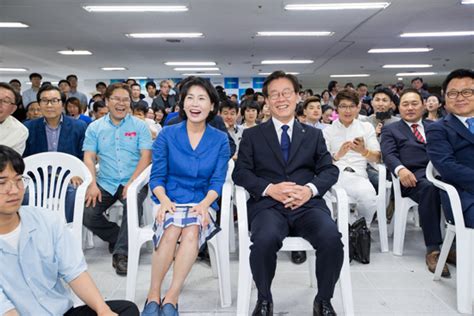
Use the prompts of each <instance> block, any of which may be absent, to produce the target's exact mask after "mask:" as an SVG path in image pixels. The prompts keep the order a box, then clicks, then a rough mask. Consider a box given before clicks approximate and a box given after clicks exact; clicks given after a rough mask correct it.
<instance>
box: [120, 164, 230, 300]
mask: <svg viewBox="0 0 474 316" xmlns="http://www.w3.org/2000/svg"><path fill="white" fill-rule="evenodd" d="M150 171H151V166H149V167H148V168H146V169H145V170H144V171H143V172H142V173H141V174H140V175H139V176H138V177H137V178H136V179H135V181H133V182H132V184H131V185H130V186H129V188H128V192H127V211H128V214H127V220H128V272H127V289H126V299H127V300H130V301H134V300H135V289H136V282H137V273H138V263H139V259H140V248H141V246H142V245H143V244H144V243H145V242H147V241H151V240H152V237H153V230H152V225H153V220H154V214H155V213H156V210H157V208H158V205H156V204H154V202H153V201H152V200H151V199H150V198H149V197H148V198H146V199H145V202H144V207H143V214H144V226H143V227H140V226H139V220H138V202H137V194H138V192H139V190H140V189H141V188H143V187H144V186H145V185H147V184H148V182H149V179H150ZM150 194H151V192H150ZM230 195H231V186H230V183H229V182H226V183H224V186H223V189H222V199H223V201H224V200H228V201H229V202H226V203H224V202H223V203H222V204H223V206H222V209H221V210H220V212H221V229H222V230H221V231H220V232H219V233H218V234H217V235H216V236H215V237H214V238H212V239H210V240H209V241H208V243H207V244H208V246H209V256H210V259H211V267H212V272H213V275H214V276H216V275H218V276H219V293H220V299H221V306H222V307H228V306H230V305H231V304H232V296H231V284H230V267H229V266H230V259H229V230H228V228H229V224H228V222H229V215H230V210H229V207H230Z"/></svg>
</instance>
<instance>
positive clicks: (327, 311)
mask: <svg viewBox="0 0 474 316" xmlns="http://www.w3.org/2000/svg"><path fill="white" fill-rule="evenodd" d="M336 315H337V314H336V312H335V311H334V308H332V305H331V302H330V301H316V300H314V303H313V316H336Z"/></svg>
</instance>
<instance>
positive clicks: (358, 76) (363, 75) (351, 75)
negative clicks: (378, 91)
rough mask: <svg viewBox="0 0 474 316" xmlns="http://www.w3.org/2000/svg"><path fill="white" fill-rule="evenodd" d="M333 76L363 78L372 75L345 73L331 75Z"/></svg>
mask: <svg viewBox="0 0 474 316" xmlns="http://www.w3.org/2000/svg"><path fill="white" fill-rule="evenodd" d="M329 77H331V78H362V77H370V75H369V74H345V75H330V76H329Z"/></svg>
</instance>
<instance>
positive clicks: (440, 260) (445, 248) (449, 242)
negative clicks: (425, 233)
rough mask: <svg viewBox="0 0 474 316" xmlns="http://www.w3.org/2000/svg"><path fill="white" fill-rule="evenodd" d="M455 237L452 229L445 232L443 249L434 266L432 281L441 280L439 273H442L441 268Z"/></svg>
mask: <svg viewBox="0 0 474 316" xmlns="http://www.w3.org/2000/svg"><path fill="white" fill-rule="evenodd" d="M453 228H454V227H453ZM455 235H456V232H455V231H454V229H448V230H447V231H446V236H445V237H444V241H443V247H442V248H441V253H440V255H439V258H438V263H437V264H436V270H435V273H434V276H433V280H434V281H439V280H440V278H441V272H443V267H444V264H445V263H446V259H447V258H448V254H449V250H450V249H451V245H452V244H453V240H454V236H455Z"/></svg>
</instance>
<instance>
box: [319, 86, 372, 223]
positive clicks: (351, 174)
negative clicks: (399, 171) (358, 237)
mask: <svg viewBox="0 0 474 316" xmlns="http://www.w3.org/2000/svg"><path fill="white" fill-rule="evenodd" d="M358 103H359V96H358V95H357V93H356V92H354V91H351V90H347V89H344V90H342V91H339V93H338V94H337V96H336V99H334V104H335V105H336V108H337V111H338V113H339V119H338V120H336V121H334V122H333V123H332V124H331V126H328V127H327V128H325V129H324V130H323V134H324V138H325V139H326V145H327V147H328V150H329V152H330V153H331V155H332V157H333V161H334V164H335V165H336V166H337V167H338V168H339V171H340V173H339V179H338V184H339V185H340V186H341V187H342V188H344V189H345V190H346V192H347V195H348V196H349V197H350V198H351V199H352V200H354V201H355V203H356V205H357V211H358V215H359V216H361V217H364V218H365V220H366V223H367V226H368V227H369V226H370V223H371V222H372V219H373V217H374V214H375V211H376V208H377V205H376V192H375V189H374V187H373V186H372V185H371V184H370V181H369V179H368V175H367V164H368V162H379V161H380V145H379V143H378V141H377V137H376V136H375V130H374V128H373V127H372V125H371V124H370V123H367V122H361V121H359V120H358V119H357V118H356V117H357V115H358V113H357V112H358Z"/></svg>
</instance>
